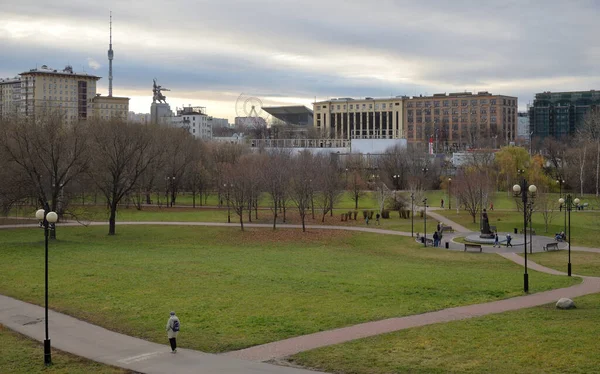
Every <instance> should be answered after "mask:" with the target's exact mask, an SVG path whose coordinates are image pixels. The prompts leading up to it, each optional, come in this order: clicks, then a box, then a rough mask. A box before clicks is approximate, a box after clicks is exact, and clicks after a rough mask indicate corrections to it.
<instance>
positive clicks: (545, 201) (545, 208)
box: [534, 189, 557, 232]
mask: <svg viewBox="0 0 600 374" xmlns="http://www.w3.org/2000/svg"><path fill="white" fill-rule="evenodd" d="M541 191H543V189H542V190H539V189H538V194H537V196H536V198H535V200H534V201H535V202H534V205H535V208H534V210H536V211H538V212H540V213H541V215H542V217H543V219H544V230H545V232H548V226H549V225H550V224H551V223H552V220H553V219H554V216H555V215H556V206H557V202H556V199H555V198H554V196H552V195H551V194H548V193H546V192H541Z"/></svg>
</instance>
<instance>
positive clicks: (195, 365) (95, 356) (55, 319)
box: [0, 212, 600, 374]
mask: <svg viewBox="0 0 600 374" xmlns="http://www.w3.org/2000/svg"><path fill="white" fill-rule="evenodd" d="M428 215H431V217H432V218H434V219H438V220H440V221H443V222H444V223H446V224H449V225H451V226H452V227H454V229H455V230H456V231H457V233H461V235H462V234H464V233H467V232H469V230H468V229H466V228H464V227H463V226H460V225H458V224H456V223H454V222H452V221H451V220H449V219H447V218H446V217H442V216H439V215H437V214H436V213H433V212H431V213H430V212H428ZM79 225H80V224H78V223H62V224H61V226H79ZM90 225H93V226H97V225H107V223H105V222H92V223H90ZM118 225H163V226H164V225H178V226H180V225H190V226H215V227H229V226H231V227H238V225H237V224H227V223H216V222H119V223H118ZM244 226H246V227H272V225H270V224H251V223H248V224H244ZM25 227H38V224H31V225H29V224H26V225H5V226H0V229H1V228H6V229H8V228H25ZM278 227H279V228H282V229H283V228H301V227H302V226H301V225H278ZM307 228H309V229H325V230H348V231H360V232H371V233H378V234H386V235H401V236H410V235H411V234H410V233H408V232H400V231H392V230H384V229H376V228H368V227H345V226H322V225H311V226H307ZM456 235H458V234H453V235H448V236H447V237H446V240H447V239H450V240H451V239H452V238H453V237H455V236H456ZM544 240H545V241H547V239H544ZM449 244H450V249H454V250H458V249H461V248H462V245H460V244H459V243H454V242H452V241H450V242H449ZM485 248H486V252H489V251H490V250H491V251H493V252H497V253H498V255H500V256H503V257H504V258H506V259H508V260H511V261H513V262H515V263H517V264H519V265H524V259H523V258H522V257H520V256H518V255H517V254H516V253H514V252H517V251H520V250H519V249H516V250H513V249H512V248H511V249H510V250H509V251H507V250H505V249H493V250H492V248H490V247H485ZM534 250H536V251H539V250H541V248H538V247H537V245H534ZM571 250H581V251H588V252H599V253H600V249H596V248H583V247H571ZM528 266H529V268H530V269H532V270H536V271H541V272H546V273H549V274H555V275H566V274H565V273H562V272H559V271H556V270H554V269H549V268H546V267H544V266H541V265H538V264H536V263H534V262H532V261H531V260H530V261H528ZM581 278H582V279H583V283H581V284H578V285H575V286H571V287H566V288H561V289H556V290H551V291H546V292H540V293H535V294H531V295H524V296H519V297H514V298H511V299H505V300H499V301H493V302H488V303H483V304H476V305H467V306H462V307H456V308H449V309H443V310H439V311H436V312H430V313H424V314H419V315H412V316H407V317H401V318H389V319H385V320H381V321H374V322H367V323H362V324H358V325H354V326H349V327H344V328H339V329H334V330H329V331H322V332H318V333H314V334H309V335H304V336H298V337H294V338H290V339H286V340H282V341H278V342H272V343H268V344H264V345H259V346H254V347H250V348H246V349H242V350H239V351H233V352H228V353H224V354H220V355H216V354H209V353H203V352H199V351H193V350H188V349H178V353H177V354H176V355H172V354H170V353H169V352H170V348H169V347H168V345H166V344H165V345H162V344H156V343H151V342H148V341H145V340H141V339H138V338H134V337H130V336H126V335H123V334H119V333H116V332H113V331H109V330H106V329H104V328H102V327H99V326H95V325H92V324H89V323H87V322H84V321H81V320H78V319H76V318H73V317H70V316H67V315H64V314H60V313H55V312H53V311H50V312H49V319H50V320H51V321H50V337H51V339H52V346H53V347H54V348H57V349H60V350H63V351H66V352H70V353H73V354H75V355H78V356H82V357H86V358H89V359H91V360H94V361H98V362H102V363H105V364H109V365H113V366H119V367H122V368H125V369H129V370H134V371H138V372H143V373H202V374H207V373H283V374H287V373H289V374H295V373H315V372H314V371H310V370H304V369H298V368H293V367H286V366H276V365H271V364H267V363H263V362H257V361H269V360H277V359H280V358H283V357H286V356H289V355H292V354H295V353H299V352H303V351H306V350H310V349H314V348H319V347H324V346H328V345H332V344H338V343H343V342H347V341H350V340H354V339H360V338H364V337H368V336H374V335H379V334H384V333H388V332H393V331H398V330H402V329H407V328H412V327H418V326H425V325H430V324H435V323H441V322H449V321H456V320H461V319H467V318H472V317H479V316H485V315H488V314H495V313H502V312H506V311H511V310H517V309H522V308H530V307H534V306H538V305H543V304H548V303H552V302H555V301H556V300H558V299H559V298H561V297H569V298H574V297H578V296H583V295H588V294H593V293H599V292H600V278H597V277H584V276H581ZM43 321H44V308H43V307H40V306H36V305H33V304H29V303H25V302H23V301H19V300H16V299H13V298H10V297H6V296H2V295H0V324H2V325H4V326H6V327H8V328H10V329H12V330H15V331H17V332H19V333H21V334H24V335H27V336H30V337H32V338H34V339H36V340H38V341H43V339H44V323H43ZM165 340H166V338H165Z"/></svg>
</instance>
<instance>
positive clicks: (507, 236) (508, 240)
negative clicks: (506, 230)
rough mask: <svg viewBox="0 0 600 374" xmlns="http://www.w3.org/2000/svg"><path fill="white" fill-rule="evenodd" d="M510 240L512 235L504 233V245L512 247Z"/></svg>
mask: <svg viewBox="0 0 600 374" xmlns="http://www.w3.org/2000/svg"><path fill="white" fill-rule="evenodd" d="M511 240H512V236H510V234H506V246H507V247H512V244H510V241H511Z"/></svg>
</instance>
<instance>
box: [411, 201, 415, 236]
mask: <svg viewBox="0 0 600 374" xmlns="http://www.w3.org/2000/svg"><path fill="white" fill-rule="evenodd" d="M414 232H415V193H414V192H411V193H410V237H411V238H412V237H414V236H415V235H414Z"/></svg>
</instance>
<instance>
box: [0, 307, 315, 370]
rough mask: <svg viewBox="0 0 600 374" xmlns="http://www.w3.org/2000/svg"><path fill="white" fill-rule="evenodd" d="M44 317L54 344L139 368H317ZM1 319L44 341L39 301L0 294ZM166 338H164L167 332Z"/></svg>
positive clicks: (51, 314) (60, 316)
mask: <svg viewBox="0 0 600 374" xmlns="http://www.w3.org/2000/svg"><path fill="white" fill-rule="evenodd" d="M167 317H168V316H167ZM48 321H49V331H50V340H51V344H52V348H56V349H60V350H62V351H65V352H70V353H73V354H75V355H77V356H81V357H86V358H89V359H90V360H94V361H97V362H102V363H105V364H108V365H113V366H119V367H122V368H125V369H129V370H134V371H137V372H141V373H164V374H171V373H194V374H213V373H214V374H217V373H218V374H222V373H232V374H248V373H251V374H252V373H267V374H269V373H273V374H275V373H277V374H302V373H306V374H309V373H312V374H314V373H315V372H314V371H309V370H302V369H296V368H292V367H283V366H276V365H271V364H267V363H261V362H254V361H248V360H241V359H236V358H233V357H222V356H219V355H215V354H209V353H203V352H199V351H193V350H189V349H177V354H175V355H174V354H171V353H170V352H171V348H170V347H169V346H168V345H167V344H165V345H161V344H156V343H151V342H148V341H145V340H141V339H138V338H134V337H131V336H126V335H123V334H119V333H116V332H113V331H109V330H106V329H104V328H102V327H99V326H95V325H92V324H90V323H87V322H84V321H81V320H78V319H76V318H73V317H69V316H67V315H64V314H61V313H55V312H53V311H49V313H48ZM165 321H166V317H165ZM0 324H2V325H4V326H6V327H8V328H9V329H11V330H14V331H17V332H19V333H21V334H24V335H27V336H29V337H31V338H34V339H36V340H38V341H43V340H44V308H42V307H39V306H37V305H33V304H29V303H25V302H23V301H19V300H15V299H12V298H10V297H6V296H0ZM160 325H161V326H162V321H161V322H160ZM165 341H166V342H167V343H168V341H167V335H166V333H165ZM40 354H41V353H40ZM41 359H42V356H40V360H41Z"/></svg>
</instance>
